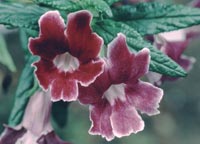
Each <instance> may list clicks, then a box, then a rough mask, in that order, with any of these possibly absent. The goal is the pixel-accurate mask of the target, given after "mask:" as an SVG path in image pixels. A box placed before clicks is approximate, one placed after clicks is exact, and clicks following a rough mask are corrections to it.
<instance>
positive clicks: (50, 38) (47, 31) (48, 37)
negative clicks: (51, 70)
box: [29, 11, 68, 59]
mask: <svg viewBox="0 0 200 144" xmlns="http://www.w3.org/2000/svg"><path fill="white" fill-rule="evenodd" d="M39 27H40V34H39V37H37V38H30V40H29V49H30V51H31V52H32V54H34V55H38V56H41V57H42V58H44V59H53V58H54V57H55V56H56V55H58V54H61V53H64V52H66V51H67V48H68V46H67V43H66V40H65V39H66V38H65V35H64V29H65V24H64V20H63V19H62V17H61V16H60V14H59V12H58V11H49V12H47V13H45V14H44V15H42V16H41V18H40V20H39Z"/></svg>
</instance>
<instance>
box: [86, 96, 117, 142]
mask: <svg viewBox="0 0 200 144" xmlns="http://www.w3.org/2000/svg"><path fill="white" fill-rule="evenodd" d="M111 110H112V109H111V106H110V105H109V103H108V102H107V101H106V100H102V101H101V102H100V103H98V104H96V105H92V106H91V107H90V120H91V121H92V126H91V128H90V130H89V133H90V134H92V135H96V134H97V135H101V136H102V137H103V138H104V137H105V138H106V139H107V140H108V141H110V140H112V139H113V138H114V135H113V132H112V127H111V123H110V115H111Z"/></svg>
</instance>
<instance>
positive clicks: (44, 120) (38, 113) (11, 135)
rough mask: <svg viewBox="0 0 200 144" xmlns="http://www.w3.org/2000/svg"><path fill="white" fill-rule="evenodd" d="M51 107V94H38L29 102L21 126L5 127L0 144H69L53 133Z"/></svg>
mask: <svg viewBox="0 0 200 144" xmlns="http://www.w3.org/2000/svg"><path fill="white" fill-rule="evenodd" d="M51 105H52V102H51V100H50V93H49V92H42V91H40V92H39V91H38V92H36V93H35V94H34V95H33V96H32V97H31V98H30V100H29V103H28V105H27V108H26V111H25V114H24V117H23V120H22V122H21V124H20V125H18V126H16V127H9V126H5V130H4V132H3V134H2V135H1V137H0V144H19V143H23V144H69V143H67V142H64V141H62V140H60V138H59V137H58V136H56V135H55V133H54V131H53V128H52V126H51V124H50V112H51Z"/></svg>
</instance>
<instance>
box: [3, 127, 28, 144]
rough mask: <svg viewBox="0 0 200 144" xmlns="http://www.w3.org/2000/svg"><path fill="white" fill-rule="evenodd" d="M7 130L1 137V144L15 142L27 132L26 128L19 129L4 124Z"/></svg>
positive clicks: (13, 143) (12, 143)
mask: <svg viewBox="0 0 200 144" xmlns="http://www.w3.org/2000/svg"><path fill="white" fill-rule="evenodd" d="M4 127H5V130H4V132H3V134H2V136H1V137H0V144H15V143H16V142H17V140H18V139H19V138H20V137H22V136H23V135H24V134H25V133H26V129H25V128H20V129H19V130H17V129H14V128H11V127H9V126H6V125H4Z"/></svg>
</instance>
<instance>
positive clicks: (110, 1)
mask: <svg viewBox="0 0 200 144" xmlns="http://www.w3.org/2000/svg"><path fill="white" fill-rule="evenodd" d="M119 1H120V0H105V2H107V4H108V5H110V6H111V5H112V4H114V3H116V2H119Z"/></svg>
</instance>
